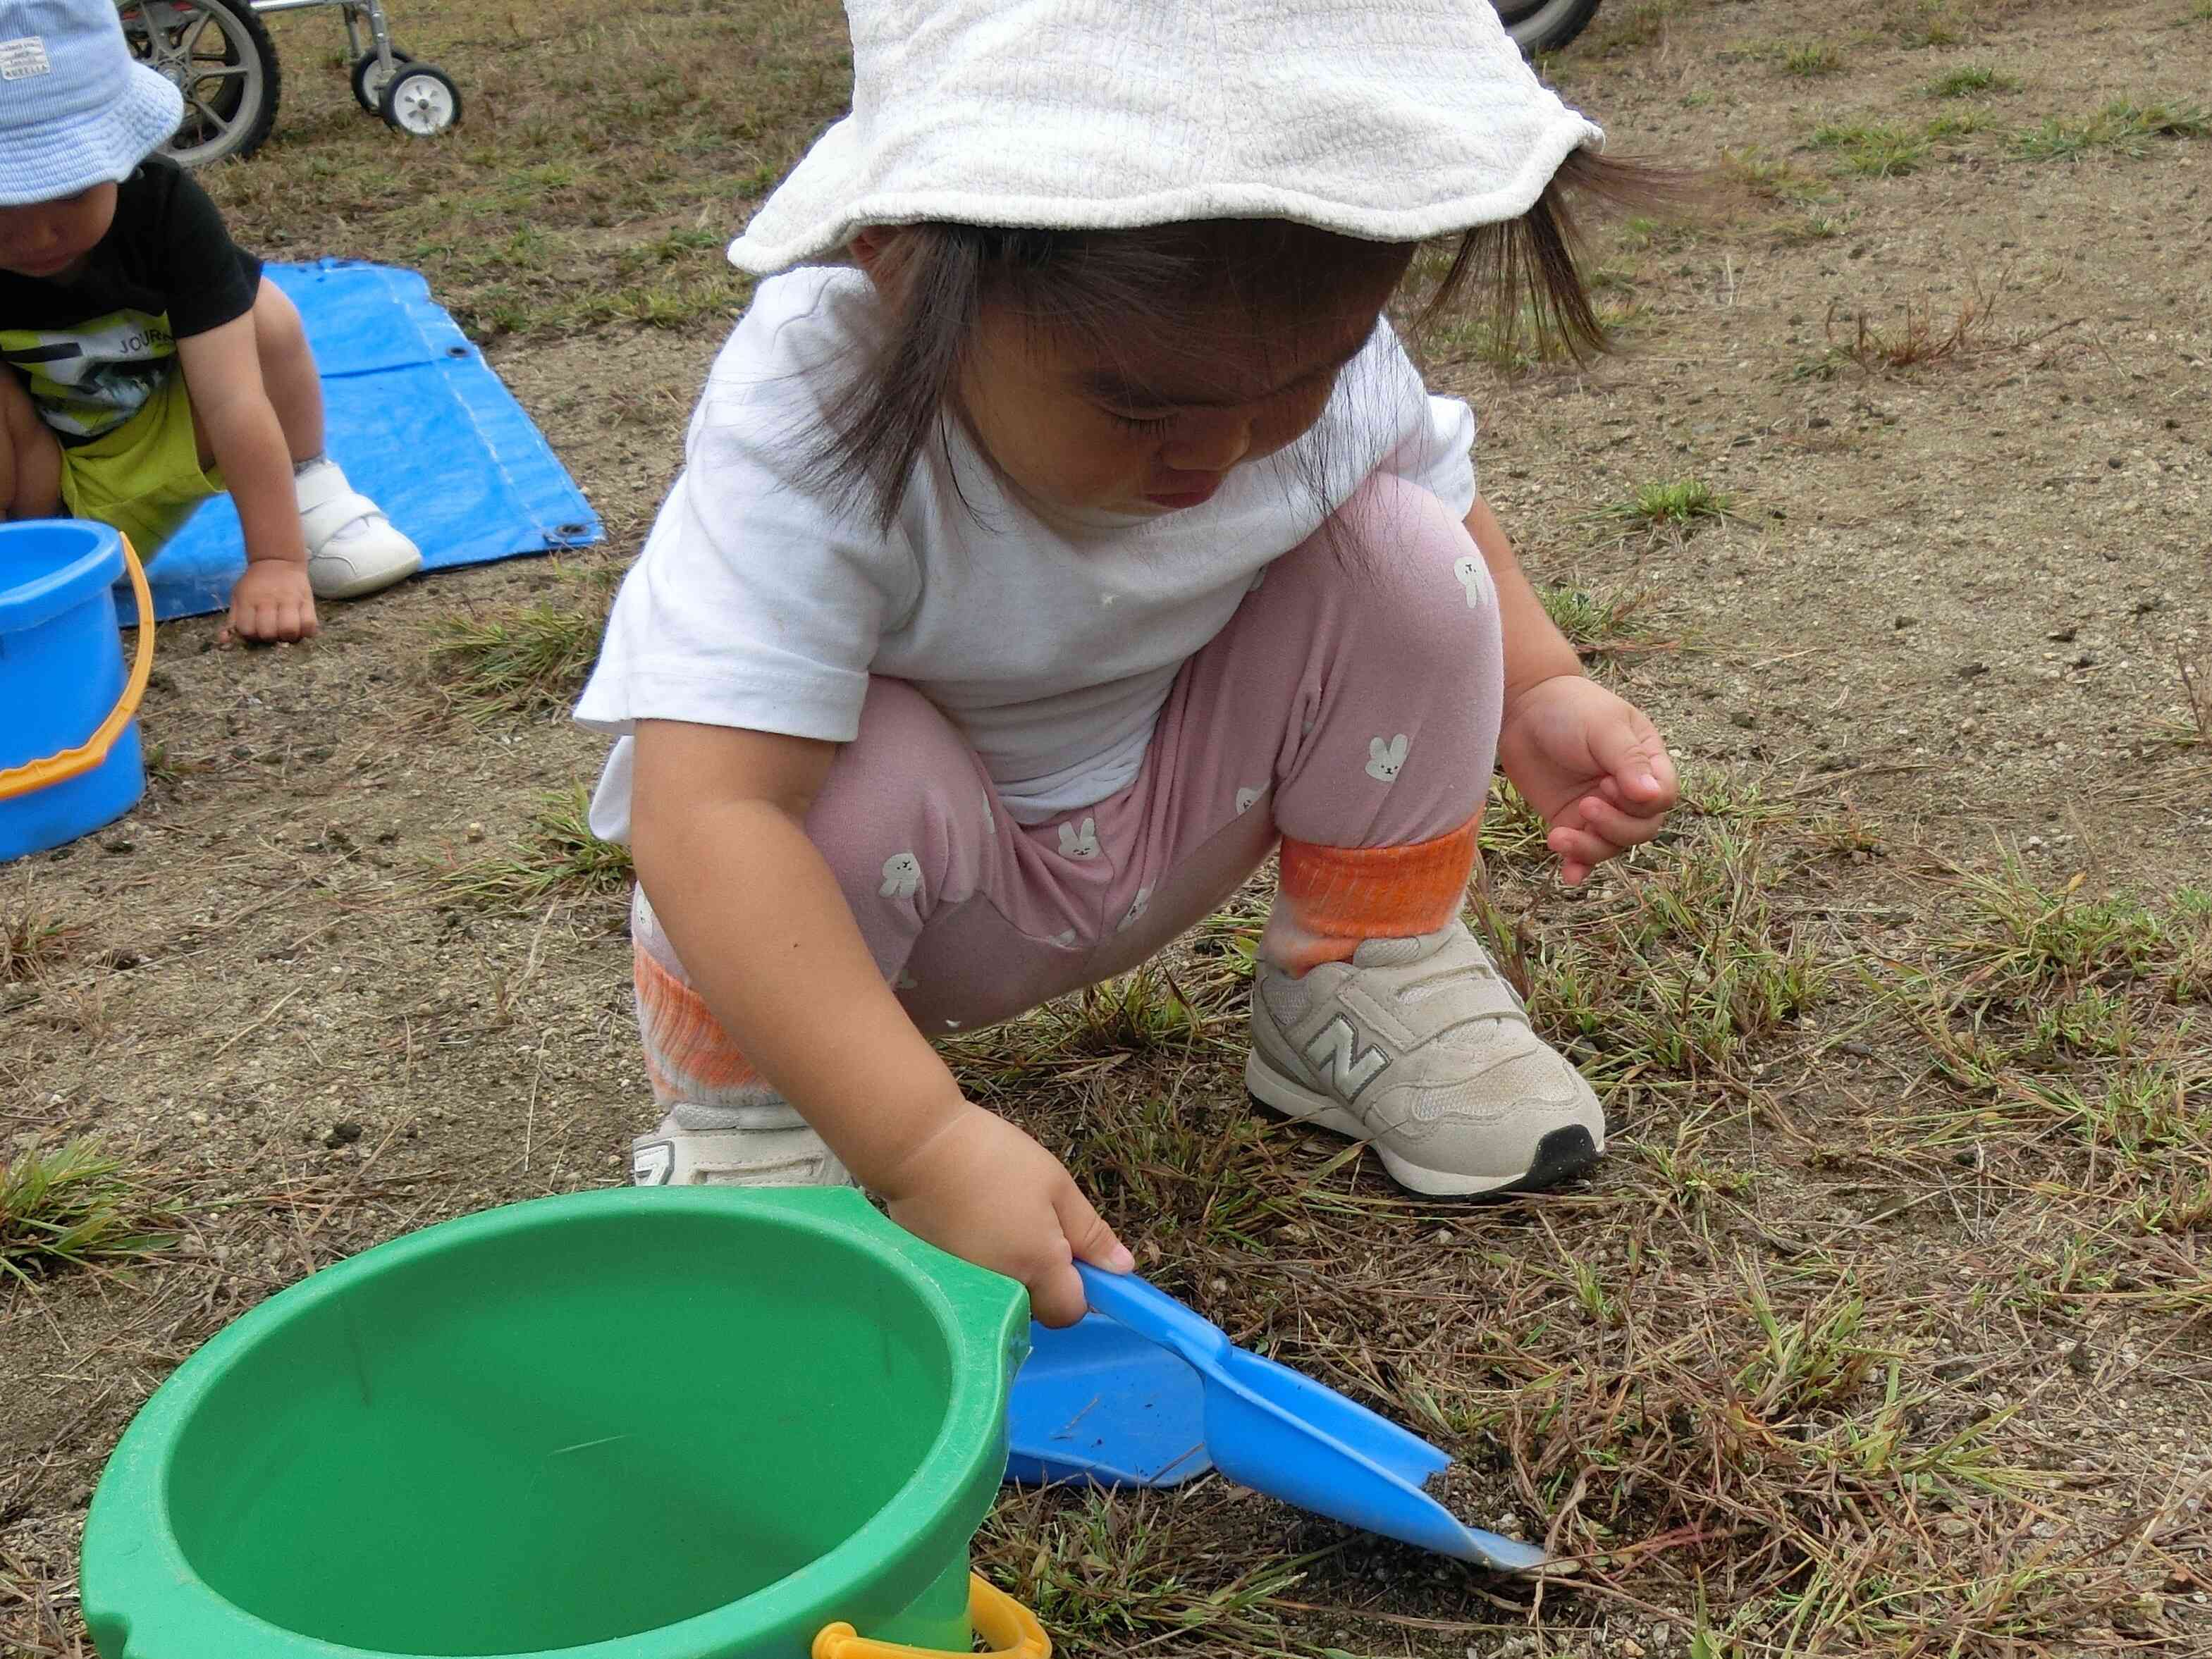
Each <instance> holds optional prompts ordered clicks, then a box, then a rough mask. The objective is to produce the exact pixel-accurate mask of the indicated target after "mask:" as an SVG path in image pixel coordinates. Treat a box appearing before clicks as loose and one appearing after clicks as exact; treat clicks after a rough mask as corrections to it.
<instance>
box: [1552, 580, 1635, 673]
mask: <svg viewBox="0 0 2212 1659" xmlns="http://www.w3.org/2000/svg"><path fill="white" fill-rule="evenodd" d="M1536 597H1537V598H1538V599H1540V600H1541V601H1542V603H1543V606H1544V614H1545V615H1546V616H1547V617H1550V618H1551V619H1552V624H1553V627H1555V628H1557V629H1559V632H1560V633H1562V634H1564V635H1566V636H1567V643H1568V644H1570V645H1571V646H1573V647H1575V650H1576V652H1577V654H1579V655H1581V656H1583V657H1599V656H1604V655H1606V654H1607V653H1610V652H1613V651H1618V650H1620V649H1621V648H1622V647H1626V646H1630V645H1634V644H1636V643H1638V642H1639V641H1645V640H1649V639H1650V637H1651V630H1650V629H1648V628H1646V627H1644V625H1643V624H1642V623H1639V622H1638V621H1637V620H1636V612H1637V611H1638V608H1639V607H1641V606H1642V605H1643V604H1644V601H1645V600H1646V599H1649V598H1650V595H1649V594H1646V593H1640V592H1639V593H1631V592H1623V591H1621V590H1619V589H1613V590H1610V591H1607V592H1598V593H1594V592H1589V591H1588V590H1587V589H1584V588H1580V587H1567V586H1562V585H1560V584H1557V583H1553V584H1548V585H1547V586H1543V587H1541V588H1539V589H1538V590H1537V592H1536Z"/></svg>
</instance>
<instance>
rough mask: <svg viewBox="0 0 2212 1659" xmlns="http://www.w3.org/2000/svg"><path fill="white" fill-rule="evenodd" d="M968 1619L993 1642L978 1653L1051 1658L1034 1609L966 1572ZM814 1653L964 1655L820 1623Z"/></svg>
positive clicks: (847, 1656) (871, 1657) (997, 1658)
mask: <svg viewBox="0 0 2212 1659" xmlns="http://www.w3.org/2000/svg"><path fill="white" fill-rule="evenodd" d="M968 1622H969V1624H971V1625H973V1626H975V1633H976V1634H977V1635H978V1636H981V1638H983V1639H984V1640H985V1641H987V1642H988V1643H989V1644H991V1651H990V1652H989V1653H988V1654H987V1655H984V1656H982V1659H1051V1655H1052V1638H1050V1637H1049V1636H1047V1635H1046V1634H1045V1633H1044V1626H1042V1625H1040V1624H1039V1623H1037V1620H1036V1614H1035V1613H1031V1612H1030V1610H1029V1609H1028V1608H1027V1607H1024V1606H1023V1605H1022V1604H1021V1603H1020V1602H1018V1601H1015V1600H1014V1598H1013V1597H1012V1596H1011V1595H1007V1594H1006V1591H1004V1590H1002V1589H999V1588H998V1587H997V1586H995V1585H993V1584H988V1583H984V1581H983V1580H982V1579H981V1578H980V1577H976V1576H975V1575H974V1574H972V1573H971V1574H969V1578H968ZM814 1659H965V1656H956V1655H953V1654H949V1653H945V1652H944V1651H943V1650H938V1649H930V1648H908V1647H901V1646H900V1645H899V1644H897V1643H896V1642H872V1641H870V1640H869V1639H868V1638H866V1637H865V1636H863V1635H861V1634H860V1632H857V1631H855V1630H854V1628H853V1627H852V1626H850V1625H824V1626H823V1627H822V1632H821V1634H819V1635H818V1636H817V1637H816V1638H814Z"/></svg>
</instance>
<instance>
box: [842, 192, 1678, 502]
mask: <svg viewBox="0 0 2212 1659" xmlns="http://www.w3.org/2000/svg"><path fill="white" fill-rule="evenodd" d="M1680 194H1681V189H1680V183H1679V181H1678V180H1676V179H1674V177H1673V175H1671V174H1668V173H1663V172H1661V171H1658V170H1656V169H1653V168H1650V167H1645V166H1643V165H1641V164H1638V163H1636V162H1632V161H1618V160H1611V159H1607V158H1606V157H1604V156H1601V155H1593V154H1591V153H1590V152H1589V151H1587V150H1580V149H1578V150H1576V151H1575V152H1573V153H1572V154H1571V155H1569V156H1568V157H1567V159H1566V161H1565V162H1564V163H1563V164H1562V165H1561V166H1560V167H1559V171H1558V172H1557V173H1555V174H1553V178H1552V179H1551V181H1550V182H1549V183H1548V184H1547V185H1546V186H1545V187H1544V191H1543V194H1542V195H1541V196H1540V197H1538V198H1537V200H1536V203H1535V204H1534V206H1533V207H1531V208H1530V209H1529V210H1528V211H1527V212H1526V213H1524V214H1522V216H1520V217H1519V218H1517V219H1509V220H1506V221H1504V222H1500V223H1497V224H1489V225H1480V226H1477V227H1476V228H1474V229H1473V230H1470V231H1468V232H1467V233H1465V234H1463V235H1462V236H1461V237H1460V239H1459V240H1458V243H1457V246H1456V247H1455V249H1454V250H1453V252H1452V253H1451V256H1450V260H1449V264H1448V266H1447V267H1446V269H1445V270H1444V272H1443V276H1441V277H1439V278H1437V282H1436V284H1435V286H1434V288H1433V289H1431V290H1430V291H1429V292H1428V293H1427V294H1426V295H1419V296H1416V297H1417V299H1418V303H1417V305H1416V306H1415V307H1414V311H1413V330H1414V331H1416V332H1418V331H1419V330H1420V329H1422V328H1424V327H1425V326H1427V325H1429V324H1431V323H1432V322H1434V321H1436V320H1437V319H1440V318H1443V317H1447V316H1450V315H1454V314H1461V313H1465V312H1467V311H1469V310H1483V311H1487V312H1489V313H1491V314H1492V320H1493V322H1494V323H1495V325H1496V326H1498V328H1499V329H1500V330H1501V331H1504V332H1505V333H1507V334H1509V335H1510V334H1515V333H1525V334H1531V335H1533V336H1534V341H1533V343H1534V344H1535V345H1536V346H1538V347H1540V348H1549V349H1558V350H1563V351H1565V353H1567V354H1568V355H1570V356H1573V357H1576V358H1577V359H1581V358H1583V357H1585V356H1588V355H1589V354H1590V353H1593V352H1601V351H1603V350H1605V349H1607V334H1606V331H1605V328H1604V325H1602V324H1601V322H1600V321H1599V319H1598V316H1597V313H1596V311H1595V308H1594V307H1593V306H1592V304H1591V301H1590V293H1589V285H1588V284H1587V283H1586V282H1585V281H1584V280H1583V274H1582V271H1581V269H1580V266H1579V264H1578V263H1577V252H1578V248H1579V236H1578V232H1577V223H1576V218H1575V213H1574V205H1573V204H1574V201H1575V198H1577V197H1591V198H1595V199H1596V200H1598V201H1601V202H1603V203H1606V204H1609V205H1613V206H1627V207H1635V206H1651V205H1658V204H1663V203H1665V202H1667V201H1668V200H1671V199H1674V198H1675V197H1679V196H1680ZM875 234H876V235H877V236H878V238H879V241H878V247H877V252H876V255H875V257H874V258H873V260H872V268H871V272H870V274H871V276H872V277H873V279H874V281H875V283H876V286H877V289H878V291H879V292H880V294H881V295H882V296H883V301H884V310H885V313H886V314H887V318H888V325H887V331H886V333H885V335H884V340H883V343H882V345H881V347H880V348H879V349H878V350H877V351H876V352H875V353H874V355H873V356H872V360H871V361H868V362H862V363H860V364H858V365H855V366H854V369H853V372H851V373H849V374H847V376H846V377H845V380H844V382H843V384H842V386H841V387H840V389H839V390H838V391H837V392H835V393H834V394H833V395H832V397H831V398H830V399H829V403H828V405H827V406H826V408H825V409H824V410H823V423H822V429H821V431H820V432H819V433H818V434H817V440H816V444H815V450H816V453H815V454H814V456H813V458H812V463H813V464H812V467H811V473H812V481H813V482H814V483H817V484H818V485H821V486H823V487H824V488H827V489H829V490H831V491H833V492H836V493H842V494H843V495H847V496H848V498H850V499H854V500H856V501H860V502H862V503H865V504H866V506H867V507H869V508H870V509H871V511H872V516H873V518H874V520H875V521H876V523H877V524H878V527H880V528H883V529H885V530H888V529H889V528H890V525H891V524H892V522H893V521H894V520H896V517H897V515H898V507H899V502H900V501H901V500H902V497H903V496H904V495H905V493H906V488H907V483H908V478H909V477H911V476H912V474H913V471H914V465H915V460H916V459H918V458H919V457H920V455H921V452H922V450H923V447H925V446H926V445H927V444H929V443H931V442H932V441H936V440H937V439H938V438H939V435H940V432H941V422H944V421H945V419H946V418H947V416H957V415H958V413H959V388H960V385H961V381H962V378H963V371H964V370H965V368H967V365H968V362H969V357H970V355H971V353H972V352H973V350H974V349H975V335H976V325H977V323H978V322H979V320H980V319H981V316H982V314H983V312H984V309H985V307H992V308H993V309H994V310H996V311H999V312H1000V313H1003V314H1006V315H1011V316H1012V317H1014V318H1016V319H1019V320H1020V321H1021V322H1022V323H1023V324H1024V325H1025V326H1027V327H1028V328H1029V329H1030V330H1031V331H1034V332H1035V333H1036V335H1037V336H1039V337H1044V338H1049V339H1053V340H1054V341H1057V342H1060V343H1066V344H1071V345H1073V347H1075V348H1076V349H1079V350H1081V351H1085V352H1087V353H1089V354H1091V355H1092V356H1097V357H1099V358H1101V359H1103V360H1106V361H1109V362H1110V361H1112V360H1113V359H1114V358H1115V356H1116V355H1117V354H1119V353H1120V352H1121V351H1124V350H1127V349H1129V348H1130V346H1131V345H1132V344H1133V343H1137V342H1141V343H1142V347H1143V352H1144V356H1145V357H1146V361H1147V362H1160V361H1162V360H1163V359H1164V360H1165V361H1169V362H1178V361H1184V362H1193V363H1203V362H1207V361H1210V360H1211V361H1218V360H1219V358H1220V356H1221V355H1222V353H1223V351H1224V349H1225V347H1227V348H1229V349H1237V348H1238V347H1243V348H1245V349H1250V348H1251V347H1253V346H1255V345H1256V346H1261V347H1263V348H1264V347H1265V345H1266V344H1267V343H1269V342H1271V341H1275V340H1279V339H1282V338H1285V337H1296V335H1297V331H1299V330H1301V329H1302V328H1304V327H1308V326H1312V325H1326V324H1327V323H1328V321H1330V320H1331V319H1333V318H1336V317H1340V315H1341V313H1343V311H1344V309H1345V308H1346V307H1347V306H1348V305H1352V304H1356V303H1358V296H1362V295H1366V296H1374V295H1387V294H1388V293H1389V292H1390V291H1391V290H1392V289H1395V287H1397V286H1398V285H1400V284H1401V283H1402V281H1403V278H1404V276H1405V274H1406V272H1407V269H1408V268H1409V266H1410V265H1411V264H1412V263H1413V255H1414V253H1415V252H1416V251H1417V250H1416V248H1415V246H1413V244H1410V243H1404V242H1369V241H1362V240H1358V239H1357V238H1354V237H1350V236H1342V235H1339V234H1335V233H1334V232H1329V231H1323V230H1316V229H1313V228H1310V227H1309V226H1305V225H1298V224H1292V223H1291V222H1287V221H1283V220H1274V219H1219V220H1206V221H1198V222H1186V223H1178V224H1168V225H1157V226H1150V227H1146V228H1141V229H1137V230H1030V229H1018V228H1016V229H1008V228H997V227H991V226H981V225H966V224H937V223H927V224H914V225H902V226H897V227H890V228H884V229H883V230H880V231H878V232H877V233H875ZM1369 302H1370V303H1372V299H1371V297H1370V300H1369Z"/></svg>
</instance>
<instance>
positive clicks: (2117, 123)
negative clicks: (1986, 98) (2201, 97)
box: [2012, 98, 2212, 161]
mask: <svg viewBox="0 0 2212 1659" xmlns="http://www.w3.org/2000/svg"><path fill="white" fill-rule="evenodd" d="M2208 136H2212V108H2208V107H2207V106H2204V105H2203V104H2166V103H2152V104H2138V103H2136V102H2134V101H2132V100H2128V99H2124V98H2123V99H2118V100H2114V101H2113V102H2112V103H2109V104H2106V106H2104V107H2103V108H2102V109H2100V110H2099V111H2098V112H2096V113H2095V114H2093V115H2091V116H2087V117H2085V118H2080V119H2067V118H2061V117H2057V116H2054V117H2051V118H2049V119H2046V120H2045V121H2044V122H2043V123H2042V125H2039V126H2036V127H2033V128H2031V129H2028V130H2027V131H2022V132H2019V133H2016V134H2015V135H2014V137H2013V140H2012V149H2013V154H2014V155H2018V156H2021V157H2022V158H2023V159H2025V160H2027V161H2079V160H2080V159H2081V157H2083V156H2085V155H2096V154H2099V153H2102V152H2110V153H2112V154H2113V155H2125V156H2128V157H2130V159H2133V160H2138V161H2139V160H2141V159H2142V157H2143V156H2145V155H2149V154H2150V148H2151V144H2152V143H2153V141H2154V140H2157V139H2161V138H2163V139H2179V138H2203V137H2208Z"/></svg>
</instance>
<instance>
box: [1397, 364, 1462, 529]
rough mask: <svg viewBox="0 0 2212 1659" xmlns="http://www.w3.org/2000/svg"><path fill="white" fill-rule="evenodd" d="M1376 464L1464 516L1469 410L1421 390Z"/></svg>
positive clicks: (1455, 400) (1456, 514)
mask: <svg viewBox="0 0 2212 1659" xmlns="http://www.w3.org/2000/svg"><path fill="white" fill-rule="evenodd" d="M1382 470H1383V471H1385V472H1388V473H1389V474H1391V475H1392V476H1393V477H1400V478H1403V479H1405V480H1406V481H1407V483H1417V484H1419V485H1420V486H1421V488H1422V489H1425V490H1427V491H1428V492H1429V494H1431V495H1434V496H1435V497H1436V498H1437V500H1438V501H1442V502H1443V504H1444V505H1445V506H1446V507H1449V508H1451V510H1452V515H1453V516H1454V517H1455V518H1461V519H1464V518H1465V517H1466V516H1467V515H1468V513H1469V512H1470V511H1471V510H1473V508H1474V498H1475V494H1476V490H1475V476H1474V410H1471V409H1469V408H1468V406H1467V405H1466V404H1464V403H1462V402H1461V401H1460V399H1458V398H1438V397H1434V396H1431V395H1430V394H1429V393H1428V392H1422V393H1421V395H1420V399H1419V404H1418V405H1409V406H1408V408H1407V418H1406V421H1405V424H1404V426H1403V427H1402V428H1401V435H1400V437H1399V440H1398V443H1397V445H1396V447H1395V448H1393V449H1392V450H1391V451H1390V453H1389V454H1388V455H1386V456H1384V457H1383V466H1382Z"/></svg>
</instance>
